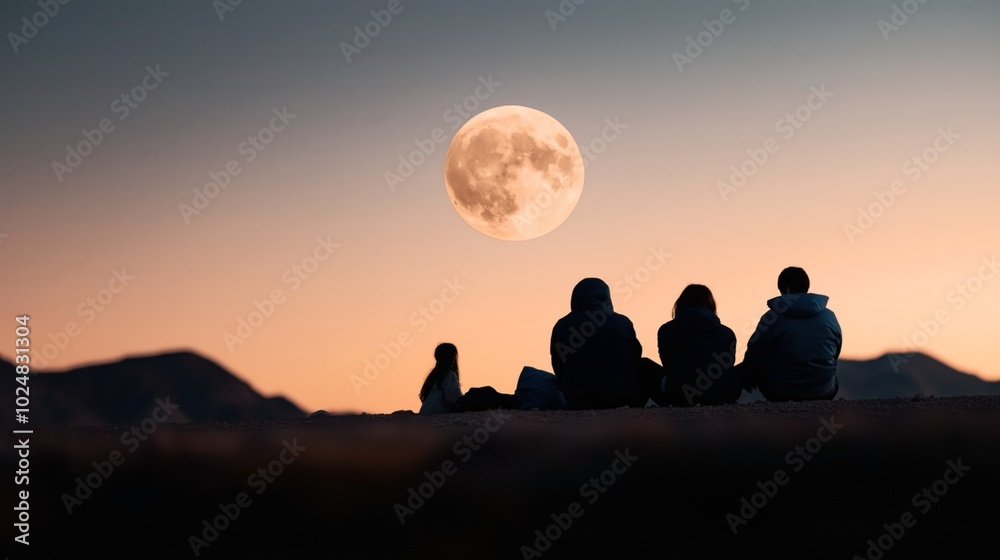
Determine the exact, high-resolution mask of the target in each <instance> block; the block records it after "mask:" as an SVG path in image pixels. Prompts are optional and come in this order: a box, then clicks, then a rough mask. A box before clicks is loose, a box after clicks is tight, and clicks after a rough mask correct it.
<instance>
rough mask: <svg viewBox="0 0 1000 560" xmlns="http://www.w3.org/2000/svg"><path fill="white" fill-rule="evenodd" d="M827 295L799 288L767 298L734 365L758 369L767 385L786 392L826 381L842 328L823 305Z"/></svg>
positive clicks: (806, 389)
mask: <svg viewBox="0 0 1000 560" xmlns="http://www.w3.org/2000/svg"><path fill="white" fill-rule="evenodd" d="M829 300H830V298H828V297H827V296H824V295H819V294H804V293H800V294H786V295H783V296H779V297H776V298H773V299H770V300H768V302H767V307H768V308H769V310H768V312H767V313H765V314H764V315H763V316H762V317H761V318H760V322H759V323H758V324H757V329H756V330H755V331H754V334H753V336H752V337H751V338H750V341H749V342H748V343H747V351H746V355H745V356H744V358H743V364H741V366H740V367H746V368H748V369H749V370H751V371H758V372H760V374H761V375H762V376H763V378H764V379H765V380H766V381H767V383H768V384H769V385H770V386H771V388H772V389H773V390H775V391H777V392H779V393H781V394H784V395H788V396H796V395H803V394H809V393H811V392H813V391H815V390H816V389H817V388H821V387H824V386H829V385H830V384H832V383H833V382H834V380H835V378H836V375H837V360H838V359H839V358H840V349H841V346H842V344H843V333H842V332H841V330H840V323H838V322H837V316H836V315H834V313H833V311H830V310H829V309H827V307H826V305H827V303H828V302H829Z"/></svg>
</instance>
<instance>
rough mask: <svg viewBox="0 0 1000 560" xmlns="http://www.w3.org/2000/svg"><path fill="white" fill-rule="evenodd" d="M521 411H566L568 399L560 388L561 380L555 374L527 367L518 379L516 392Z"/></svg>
mask: <svg viewBox="0 0 1000 560" xmlns="http://www.w3.org/2000/svg"><path fill="white" fill-rule="evenodd" d="M514 394H516V395H517V399H518V401H519V402H520V403H521V410H533V409H538V410H566V408H567V407H566V397H564V396H563V394H562V391H561V390H560V388H559V380H558V379H556V376H555V375H554V374H551V373H549V372H547V371H542V370H540V369H536V368H533V367H527V366H525V368H524V369H522V370H521V376H520V377H518V378H517V389H516V390H515V391H514Z"/></svg>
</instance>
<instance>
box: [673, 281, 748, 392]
mask: <svg viewBox="0 0 1000 560" xmlns="http://www.w3.org/2000/svg"><path fill="white" fill-rule="evenodd" d="M672 317H673V319H672V320H671V321H668V322H667V323H664V324H663V326H661V327H660V330H659V331H658V332H657V336H656V339H657V342H658V344H659V350H660V363H662V364H663V370H664V374H665V377H664V379H663V384H662V390H663V393H664V395H663V396H662V397H661V398H662V399H663V400H665V401H666V404H670V405H673V406H694V405H696V404H701V405H720V404H730V403H735V402H736V401H737V400H738V399H739V398H740V394H741V393H742V388H741V387H740V383H739V379H738V377H737V375H736V372H735V371H734V370H733V364H734V363H735V362H736V334H735V333H733V330H732V329H730V328H729V327H727V326H725V325H723V324H722V322H721V321H720V320H719V316H718V315H717V314H716V307H715V297H714V296H713V295H712V291H711V290H709V289H708V287H707V286H703V285H701V284H691V285H689V286H687V287H686V288H684V290H683V291H682V292H681V295H680V296H679V297H678V298H677V301H676V302H675V303H674V308H673V312H672Z"/></svg>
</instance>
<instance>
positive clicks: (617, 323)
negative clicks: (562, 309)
mask: <svg viewBox="0 0 1000 560" xmlns="http://www.w3.org/2000/svg"><path fill="white" fill-rule="evenodd" d="M549 352H550V354H551V355H552V371H553V372H554V373H555V375H556V378H557V379H558V380H559V383H560V386H561V387H562V392H563V395H564V396H565V397H566V403H567V405H568V406H569V408H571V409H574V410H581V409H594V408H617V407H621V406H643V405H645V403H646V398H648V397H644V395H643V390H642V387H643V384H642V383H640V374H639V372H638V370H639V368H640V367H641V366H640V359H641V357H642V345H641V344H639V339H638V338H637V337H636V334H635V328H634V327H633V326H632V321H630V320H629V318H628V317H626V316H624V315H621V314H618V313H615V311H614V308H613V306H612V304H611V290H610V289H608V285H607V284H605V283H604V281H603V280H600V279H598V278H584V279H583V280H581V281H580V282H579V283H578V284H577V285H576V287H575V288H573V296H572V298H571V299H570V312H569V314H568V315H566V316H565V317H563V318H562V319H559V321H558V322H556V324H555V326H554V327H553V328H552V340H551V342H550V345H549ZM651 363H652V362H651ZM654 365H655V364H654ZM657 367H658V366H657Z"/></svg>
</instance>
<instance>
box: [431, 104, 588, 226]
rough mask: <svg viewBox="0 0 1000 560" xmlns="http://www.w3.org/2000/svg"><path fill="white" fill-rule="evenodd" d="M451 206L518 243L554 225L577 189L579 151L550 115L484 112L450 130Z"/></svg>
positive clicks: (572, 204)
mask: <svg viewBox="0 0 1000 560" xmlns="http://www.w3.org/2000/svg"><path fill="white" fill-rule="evenodd" d="M444 182H445V187H446V188H447V189H448V196H449V197H450V198H451V202H452V204H454V206H455V210H456V211H458V214H459V215H460V216H462V219H464V220H465V222H466V223H468V224H469V225H470V226H472V227H473V228H475V229H476V230H477V231H480V232H482V233H484V234H486V235H489V236H490V237H494V238H496V239H504V240H510V241H524V240H528V239H535V238H537V237H541V236H543V235H545V234H546V233H549V232H550V231H552V230H554V229H556V228H557V227H559V225H560V224H562V223H563V222H564V221H566V218H568V217H569V215H570V214H571V213H572V212H573V209H574V208H576V204H577V202H579V200H580V194H581V193H582V192H583V155H582V154H581V153H580V148H579V147H578V146H577V145H576V141H575V140H573V136H572V135H571V134H570V133H569V131H568V130H566V128H565V127H563V125H561V124H559V121H557V120H555V119H554V118H552V117H550V116H549V115H547V114H545V113H543V112H541V111H538V110H536V109H531V108H529V107H521V106H518V105H505V106H502V107H494V108H492V109H489V110H486V111H483V112H482V113H479V114H478V115H476V116H474V117H472V118H471V119H469V122H467V123H465V125H464V126H462V128H460V129H459V130H458V132H456V133H455V137H454V138H453V139H452V141H451V145H450V146H449V147H448V153H447V154H446V155H445V159H444Z"/></svg>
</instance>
